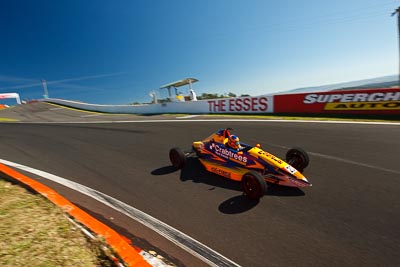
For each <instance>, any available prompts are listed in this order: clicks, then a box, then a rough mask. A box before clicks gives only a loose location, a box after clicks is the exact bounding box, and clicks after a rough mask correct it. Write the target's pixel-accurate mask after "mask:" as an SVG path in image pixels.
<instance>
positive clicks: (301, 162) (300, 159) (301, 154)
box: [286, 147, 310, 172]
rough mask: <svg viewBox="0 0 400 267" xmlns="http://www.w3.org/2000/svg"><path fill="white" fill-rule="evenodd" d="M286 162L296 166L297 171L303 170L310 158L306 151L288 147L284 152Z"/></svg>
mask: <svg viewBox="0 0 400 267" xmlns="http://www.w3.org/2000/svg"><path fill="white" fill-rule="evenodd" d="M286 162H287V163H289V164H290V165H292V166H293V167H294V168H296V169H297V170H298V171H300V172H303V170H304V169H305V168H306V167H307V166H308V164H309V163H310V158H309V157H308V154H307V152H305V151H304V150H303V149H301V148H298V147H296V148H292V149H289V150H288V152H287V153H286Z"/></svg>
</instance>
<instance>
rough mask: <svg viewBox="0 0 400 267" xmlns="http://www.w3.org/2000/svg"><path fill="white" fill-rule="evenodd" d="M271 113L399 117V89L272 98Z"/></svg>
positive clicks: (331, 92)
mask: <svg viewBox="0 0 400 267" xmlns="http://www.w3.org/2000/svg"><path fill="white" fill-rule="evenodd" d="M274 113H313V114H316V113H329V114H332V113H340V114H366V115H369V114H393V115H394V114H399V115H400V88H383V89H368V90H346V91H340V90H338V91H329V92H317V93H303V94H292V95H275V96H274Z"/></svg>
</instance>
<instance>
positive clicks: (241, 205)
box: [151, 157, 305, 214]
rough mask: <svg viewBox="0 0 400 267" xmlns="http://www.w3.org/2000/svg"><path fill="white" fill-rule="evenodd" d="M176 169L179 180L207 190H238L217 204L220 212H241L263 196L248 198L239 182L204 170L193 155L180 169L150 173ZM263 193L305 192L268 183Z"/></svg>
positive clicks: (164, 172)
mask: <svg viewBox="0 0 400 267" xmlns="http://www.w3.org/2000/svg"><path fill="white" fill-rule="evenodd" d="M176 171H180V180H181V181H183V182H185V181H192V182H193V183H203V184H207V185H210V186H211V188H210V189H209V190H213V189H214V188H215V187H218V188H225V189H228V190H232V191H237V192H240V193H241V194H240V195H237V196H234V197H232V198H229V199H227V200H225V201H224V202H222V203H221V204H220V205H219V211H220V212H222V213H225V214H238V213H243V212H246V211H248V210H250V209H252V208H254V207H255V206H257V204H258V203H259V202H260V201H263V198H262V199H261V200H260V201H259V200H251V199H248V198H247V197H246V196H244V195H243V193H242V185H241V183H240V182H236V181H233V180H229V179H227V178H223V177H221V176H219V175H216V174H213V173H210V172H208V171H206V170H205V169H204V167H203V166H202V165H201V163H200V162H199V160H198V159H197V158H195V157H188V158H187V162H186V165H185V167H184V168H183V169H181V170H177V169H175V168H174V167H173V166H164V167H161V168H158V169H155V170H153V171H152V172H151V174H152V175H167V174H170V173H173V172H176ZM265 195H266V196H268V195H269V196H285V197H295V196H304V195H305V194H304V192H303V191H302V190H300V189H299V188H293V187H284V186H277V185H269V186H268V189H267V191H266V192H265Z"/></svg>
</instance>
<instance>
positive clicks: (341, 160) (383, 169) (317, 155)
mask: <svg viewBox="0 0 400 267" xmlns="http://www.w3.org/2000/svg"><path fill="white" fill-rule="evenodd" d="M269 145H270V146H275V147H279V148H283V149H289V147H287V146H282V145H277V144H269ZM307 153H308V154H309V155H313V156H316V157H320V158H325V159H330V160H336V161H340V162H344V163H348V164H354V165H358V166H362V167H366V168H371V169H376V170H380V171H385V172H391V173H395V174H400V171H396V170H391V169H387V168H383V167H379V166H374V165H370V164H366V163H362V162H357V161H353V160H349V159H345V158H339V157H335V156H330V155H325V154H321V153H316V152H310V151H307Z"/></svg>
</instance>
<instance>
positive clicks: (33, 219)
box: [0, 179, 113, 267]
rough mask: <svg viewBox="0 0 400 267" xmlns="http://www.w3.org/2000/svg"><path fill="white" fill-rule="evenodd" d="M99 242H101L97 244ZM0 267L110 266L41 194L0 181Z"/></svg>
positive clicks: (97, 245) (93, 245)
mask: <svg viewBox="0 0 400 267" xmlns="http://www.w3.org/2000/svg"><path fill="white" fill-rule="evenodd" d="M99 242H100V241H99ZM0 266H48V267H51V266H113V263H112V262H111V261H110V260H109V259H108V258H106V257H105V255H104V254H103V252H102V251H101V250H100V249H99V244H96V242H93V241H89V240H88V239H87V238H86V237H85V236H84V235H83V233H82V232H81V231H80V230H79V229H77V227H76V226H75V225H73V224H72V223H71V222H70V221H69V220H68V219H67V217H66V215H65V214H64V212H63V211H61V210H60V209H59V208H58V207H56V206H54V205H53V204H52V203H51V202H49V201H48V200H46V199H45V198H43V197H42V196H40V195H35V194H32V193H29V192H28V191H26V190H25V189H24V188H22V187H20V186H17V185H13V184H11V183H9V182H6V181H4V180H2V179H0Z"/></svg>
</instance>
